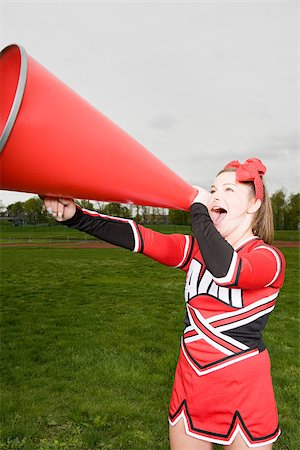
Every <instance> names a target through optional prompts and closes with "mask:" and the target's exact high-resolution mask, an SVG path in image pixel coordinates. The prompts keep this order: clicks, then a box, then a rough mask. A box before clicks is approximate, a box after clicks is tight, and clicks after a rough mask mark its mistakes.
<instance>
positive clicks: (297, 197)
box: [285, 193, 300, 230]
mask: <svg viewBox="0 0 300 450" xmlns="http://www.w3.org/2000/svg"><path fill="white" fill-rule="evenodd" d="M299 210H300V194H299V193H298V194H291V195H290V196H289V198H288V200H287V204H286V208H285V229H287V230H297V229H299V224H300V212H299Z"/></svg>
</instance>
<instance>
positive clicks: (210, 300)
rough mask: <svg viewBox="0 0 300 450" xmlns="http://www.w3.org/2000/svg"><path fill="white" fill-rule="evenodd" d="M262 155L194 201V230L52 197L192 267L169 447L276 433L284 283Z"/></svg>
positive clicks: (58, 213)
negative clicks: (278, 320)
mask: <svg viewBox="0 0 300 450" xmlns="http://www.w3.org/2000/svg"><path fill="white" fill-rule="evenodd" d="M265 171H266V168H265V166H264V165H263V164H262V162H261V161H260V160H259V159H255V158H253V159H248V160H247V161H246V162H245V163H244V164H241V163H239V162H238V161H232V162H231V163H229V164H227V165H226V166H225V168H224V169H223V170H222V171H221V172H220V173H219V174H218V175H217V177H216V179H215V181H214V182H213V185H212V187H211V190H210V192H208V191H206V190H205V189H202V188H200V187H199V188H197V189H198V195H197V197H196V198H195V200H194V202H193V204H192V205H191V223H192V230H193V233H194V237H193V236H189V235H180V234H173V235H163V234H160V233H157V232H154V231H152V230H150V229H147V228H144V227H142V226H140V225H138V224H136V223H135V222H134V221H132V220H128V219H121V218H115V217H108V216H104V215H102V214H98V213H96V212H94V211H87V210H84V209H81V208H80V207H78V206H76V205H75V203H74V201H73V200H70V199H63V198H60V199H58V198H46V199H45V206H46V208H47V209H48V212H49V213H50V214H52V215H53V216H54V217H56V219H57V220H58V221H61V222H63V223H64V224H65V225H67V226H69V227H71V228H77V229H79V230H81V231H85V232H87V233H89V234H92V235H93V236H96V237H98V238H99V239H102V240H105V241H108V242H111V243H113V244H116V245H119V246H122V247H125V248H127V249H130V250H132V251H134V252H140V253H143V254H144V255H146V256H149V257H151V258H153V259H155V260H156V261H159V262H161V263H163V264H167V265H169V266H173V267H177V268H180V269H182V270H184V271H185V272H186V274H187V275H186V287H185V301H186V319H185V325H186V326H185V329H184V332H183V336H182V342H181V348H180V357H179V361H178V365H177V368H176V374H175V381H174V386H173V391H172V396H171V402H170V413H169V423H170V445H171V449H172V450H212V448H213V443H218V444H221V445H224V446H226V448H228V449H229V450H244V449H247V448H249V447H253V448H256V447H259V448H260V449H261V450H270V449H271V448H272V443H273V442H274V441H275V440H276V439H277V438H278V436H279V434H280V429H279V426H278V417H277V408H276V402H275V398H274V392H273V387H272V380H271V374H270V360H269V355H268V351H267V350H266V348H265V345H264V342H263V340H262V330H263V329H264V327H265V325H266V322H267V319H268V316H269V314H270V313H271V311H272V310H273V309H274V307H275V302H276V298H277V296H278V294H279V289H280V288H281V286H282V284H283V280H284V269H285V261H284V258H283V255H282V254H281V253H280V252H279V251H278V250H277V249H276V248H274V247H272V246H271V245H270V244H271V241H272V237H273V220H272V209H271V203H270V199H269V197H268V194H267V190H266V188H265V186H264V183H263V180H262V177H263V175H264V173H265Z"/></svg>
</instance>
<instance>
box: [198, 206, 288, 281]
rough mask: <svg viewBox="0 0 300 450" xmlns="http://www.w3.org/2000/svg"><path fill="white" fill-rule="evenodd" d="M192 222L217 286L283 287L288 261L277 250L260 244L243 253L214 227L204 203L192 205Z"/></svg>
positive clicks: (202, 252)
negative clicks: (235, 248)
mask: <svg viewBox="0 0 300 450" xmlns="http://www.w3.org/2000/svg"><path fill="white" fill-rule="evenodd" d="M191 223H192V230H193V232H194V234H195V237H196V240H197V242H198V246H199V249H200V251H201V254H202V257H203V259H204V262H205V265H206V267H207V269H208V270H209V271H210V272H211V274H212V275H213V278H214V281H215V282H216V283H217V284H218V285H220V286H226V287H236V288H241V289H259V288H262V287H266V286H270V285H273V286H276V287H281V285H282V283H283V273H284V266H285V262H284V258H283V255H282V254H281V253H280V252H279V251H278V250H277V249H275V248H273V247H271V246H269V245H259V246H257V247H255V248H254V249H253V250H251V251H250V252H249V253H246V254H243V255H242V256H240V255H239V253H238V252H236V251H235V250H234V248H233V247H232V246H231V245H230V244H229V243H228V242H227V241H226V240H225V239H224V238H223V237H222V236H221V235H220V233H219V232H218V230H217V229H216V228H215V226H214V224H213V222H212V220H211V218H210V216H209V213H208V209H207V207H206V206H205V205H204V204H203V203H194V204H193V205H192V206H191Z"/></svg>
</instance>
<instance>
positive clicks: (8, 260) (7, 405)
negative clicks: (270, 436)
mask: <svg viewBox="0 0 300 450" xmlns="http://www.w3.org/2000/svg"><path fill="white" fill-rule="evenodd" d="M284 253H285V256H286V259H287V263H288V270H287V278H286V283H285V286H284V288H283V290H282V294H281V296H280V297H279V300H278V305H277V307H276V309H275V311H274V312H273V313H272V316H271V318H270V320H269V323H268V326H267V330H266V332H265V340H266V342H267V344H268V347H269V351H270V354H271V359H272V363H273V368H272V373H273V378H274V384H275V392H276V397H277V400H278V407H279V414H280V423H281V427H282V429H283V435H282V437H281V438H280V439H279V441H278V443H277V444H275V445H274V449H275V450H286V449H290V450H296V449H297V448H299V432H298V420H299V419H298V418H297V413H298V411H299V403H298V399H299V390H298V379H299V378H298V375H299V374H298V356H299V351H298V350H299V349H298V319H299V313H298V300H299V294H298V288H299V285H298V269H299V264H298V249H293V248H292V249H284ZM1 256H2V288H1V294H2V302H1V309H2V311H1V374H0V375H1V376H0V380H1V408H0V420H1V422H0V427H1V440H0V449H5V450H11V449H18V450H19V449H24V450H50V449H63V450H69V449H76V450H79V449H81V450H88V449H111V450H118V449H124V450H125V449H130V450H158V449H164V450H167V449H168V448H169V445H168V424H167V413H168V403H169V397H170V393H171V389H172V383H173V376H174V371H175V366H176V361H177V357H178V353H179V337H180V334H181V331H182V326H183V319H184V302H183V286H184V274H183V273H182V272H180V271H178V270H176V269H170V268H167V267H164V266H161V265H159V264H157V263H155V262H153V261H151V260H149V259H147V258H145V257H143V256H142V255H135V254H131V253H130V252H127V251H125V250H122V249H101V250H96V249H81V250H73V249H55V248H49V249H48V248H47V249H40V248H30V249H24V248H16V249H15V248H7V249H2V250H1Z"/></svg>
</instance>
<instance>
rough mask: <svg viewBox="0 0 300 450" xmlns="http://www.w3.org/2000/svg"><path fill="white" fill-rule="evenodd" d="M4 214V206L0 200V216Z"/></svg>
mask: <svg viewBox="0 0 300 450" xmlns="http://www.w3.org/2000/svg"><path fill="white" fill-rule="evenodd" d="M5 212H6V206H5V205H4V203H3V201H2V200H0V216H4V215H5Z"/></svg>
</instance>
